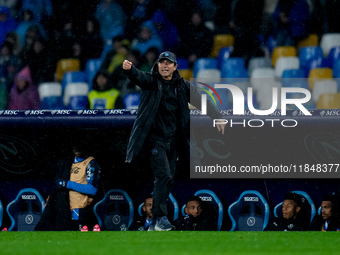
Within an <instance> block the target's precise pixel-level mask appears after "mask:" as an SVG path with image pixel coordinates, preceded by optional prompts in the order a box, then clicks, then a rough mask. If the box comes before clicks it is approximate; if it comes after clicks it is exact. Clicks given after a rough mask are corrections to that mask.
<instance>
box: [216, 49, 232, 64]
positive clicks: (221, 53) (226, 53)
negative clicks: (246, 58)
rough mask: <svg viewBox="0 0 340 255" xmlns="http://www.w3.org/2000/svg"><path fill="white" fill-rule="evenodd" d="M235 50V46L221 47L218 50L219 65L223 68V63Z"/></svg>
mask: <svg viewBox="0 0 340 255" xmlns="http://www.w3.org/2000/svg"><path fill="white" fill-rule="evenodd" d="M232 51H233V47H223V48H221V49H220V51H219V52H218V56H217V67H218V68H221V67H222V63H223V62H224V61H225V60H227V59H229V58H230V55H231V53H232Z"/></svg>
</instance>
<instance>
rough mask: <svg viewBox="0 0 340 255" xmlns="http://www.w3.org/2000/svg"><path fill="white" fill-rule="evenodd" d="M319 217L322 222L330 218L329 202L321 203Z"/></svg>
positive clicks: (330, 203)
mask: <svg viewBox="0 0 340 255" xmlns="http://www.w3.org/2000/svg"><path fill="white" fill-rule="evenodd" d="M321 216H322V218H323V219H324V220H326V219H328V218H330V217H332V202H331V201H322V202H321Z"/></svg>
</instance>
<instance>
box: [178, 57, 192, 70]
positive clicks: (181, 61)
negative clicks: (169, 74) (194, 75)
mask: <svg viewBox="0 0 340 255" xmlns="http://www.w3.org/2000/svg"><path fill="white" fill-rule="evenodd" d="M177 65H178V66H177V69H189V61H188V60H187V59H186V58H177Z"/></svg>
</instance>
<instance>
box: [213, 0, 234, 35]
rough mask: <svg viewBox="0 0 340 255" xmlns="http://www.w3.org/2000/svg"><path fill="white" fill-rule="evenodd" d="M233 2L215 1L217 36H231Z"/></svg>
mask: <svg viewBox="0 0 340 255" xmlns="http://www.w3.org/2000/svg"><path fill="white" fill-rule="evenodd" d="M232 1H233V0H213V2H214V3H215V5H216V15H215V17H214V22H215V31H216V34H230V29H229V22H230V19H231V2H232Z"/></svg>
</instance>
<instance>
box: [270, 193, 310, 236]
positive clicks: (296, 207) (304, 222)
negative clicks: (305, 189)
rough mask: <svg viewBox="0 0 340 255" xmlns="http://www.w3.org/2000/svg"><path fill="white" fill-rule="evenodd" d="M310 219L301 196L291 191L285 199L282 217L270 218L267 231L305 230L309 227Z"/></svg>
mask: <svg viewBox="0 0 340 255" xmlns="http://www.w3.org/2000/svg"><path fill="white" fill-rule="evenodd" d="M308 219H309V217H307V215H306V214H304V210H303V203H302V199H301V196H300V195H299V194H296V193H294V192H290V193H287V194H286V195H285V198H284V200H283V204H282V217H277V218H274V219H272V220H270V221H269V223H268V225H267V227H266V228H265V231H304V230H307V229H308V223H309V221H308Z"/></svg>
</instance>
